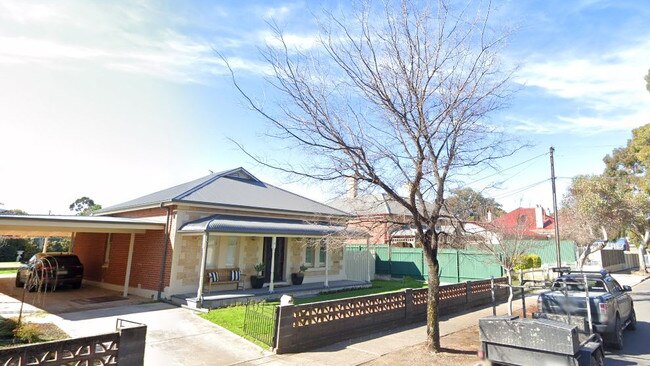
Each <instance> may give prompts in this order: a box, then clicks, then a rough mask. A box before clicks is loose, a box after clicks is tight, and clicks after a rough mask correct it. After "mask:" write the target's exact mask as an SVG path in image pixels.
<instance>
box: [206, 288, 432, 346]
mask: <svg viewBox="0 0 650 366" xmlns="http://www.w3.org/2000/svg"><path fill="white" fill-rule="evenodd" d="M423 287H426V283H425V282H422V281H416V280H413V279H408V278H407V279H405V280H403V281H380V280H376V281H372V287H370V288H364V289H358V290H345V291H339V292H332V293H325V294H320V295H317V296H313V297H306V298H295V299H294V300H295V303H296V304H309V303H313V302H319V301H326V300H338V299H346V298H350V297H356V296H364V295H376V294H381V293H387V292H395V291H400V290H403V289H406V288H423ZM278 304H279V302H278V301H269V302H267V305H268V307H269V308H273V307H275V306H276V305H278ZM269 311H271V309H269ZM245 314H246V306H244V305H237V306H230V307H227V308H221V309H214V310H210V312H208V313H206V314H202V315H201V316H202V317H203V318H205V319H207V320H209V321H211V322H213V323H215V324H218V325H220V326H222V327H224V328H226V329H228V330H230V331H231V332H233V333H235V334H237V335H240V336H242V337H244V338H246V339H248V340H249V341H252V342H253V343H255V344H257V345H259V346H261V347H263V348H268V347H269V346H268V345H266V344H264V343H262V342H260V341H258V340H257V339H254V338H253V337H250V336H248V335H247V334H245V333H244V316H245Z"/></svg>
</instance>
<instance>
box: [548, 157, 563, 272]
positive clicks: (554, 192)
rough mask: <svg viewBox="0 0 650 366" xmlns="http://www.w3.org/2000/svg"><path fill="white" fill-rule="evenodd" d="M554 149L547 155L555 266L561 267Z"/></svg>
mask: <svg viewBox="0 0 650 366" xmlns="http://www.w3.org/2000/svg"><path fill="white" fill-rule="evenodd" d="M554 151H555V148H554V147H553V146H551V148H550V149H549V154H550V156H551V187H552V189H553V221H554V222H555V250H556V251H557V266H558V267H562V257H561V256H560V222H559V220H558V219H557V192H556V191H555V162H554V161H553V152H554Z"/></svg>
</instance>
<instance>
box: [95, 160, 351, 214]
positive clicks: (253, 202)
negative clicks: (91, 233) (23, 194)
mask: <svg viewBox="0 0 650 366" xmlns="http://www.w3.org/2000/svg"><path fill="white" fill-rule="evenodd" d="M162 203H185V204H201V205H214V206H226V207H232V208H247V209H260V210H273V211H283V212H295V213H305V214H316V215H326V216H330V215H334V216H347V213H345V212H343V211H340V210H337V209H335V208H333V207H330V206H327V205H325V204H322V203H319V202H316V201H314V200H311V199H308V198H305V197H302V196H300V195H297V194H294V193H291V192H288V191H285V190H283V189H281V188H278V187H275V186H272V185H270V184H267V183H264V182H262V181H260V180H259V179H257V178H255V176H253V175H252V174H250V173H249V172H248V171H246V170H245V169H244V168H236V169H231V170H226V171H223V172H218V173H213V174H210V175H208V176H205V177H202V178H199V179H196V180H193V181H190V182H187V183H183V184H179V185H177V186H174V187H171V188H167V189H163V190H162V191H158V192H154V193H151V194H148V195H146V196H142V197H139V198H136V199H133V200H130V201H127V202H124V203H120V204H117V205H114V206H110V207H106V208H104V209H102V210H99V211H97V214H100V215H106V214H109V213H116V212H123V211H132V210H135V209H139V208H145V207H151V206H154V205H160V204H162Z"/></svg>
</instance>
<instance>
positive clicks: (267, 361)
mask: <svg viewBox="0 0 650 366" xmlns="http://www.w3.org/2000/svg"><path fill="white" fill-rule="evenodd" d="M613 276H614V278H616V280H617V281H618V282H619V283H620V284H621V285H629V286H635V285H637V284H639V283H641V282H642V281H644V280H646V279H647V278H648V276H639V275H632V274H613ZM536 301H537V295H535V294H533V295H528V296H526V305H527V306H528V305H530V304H535V303H536ZM521 307H522V306H521V300H520V297H517V296H515V300H514V301H513V310H515V311H516V310H520V309H521ZM497 314H498V315H505V314H507V306H506V304H501V305H499V306H497ZM490 315H492V307H490V306H488V307H484V308H477V309H471V310H469V311H467V312H464V313H456V314H451V315H448V316H444V317H441V320H440V333H441V337H444V336H446V335H449V334H452V333H456V332H458V331H461V330H463V329H466V328H469V327H472V326H474V325H476V324H478V319H480V318H482V317H486V316H490ZM426 334H427V330H426V325H425V324H423V323H416V324H413V325H411V326H406V327H402V328H397V329H393V330H390V331H386V332H381V333H373V334H370V335H368V336H365V337H360V338H355V339H352V340H349V341H345V342H340V343H336V344H333V345H330V346H326V347H322V348H318V349H315V350H312V351H308V352H302V353H295V354H283V355H276V354H272V355H268V356H265V357H261V358H258V359H255V360H249V361H246V362H242V363H238V364H237V365H242V366H244V365H245V366H249V365H250V366H252V365H264V366H276V365H311V366H320V365H359V364H363V363H365V362H369V361H372V360H375V359H378V358H380V357H381V356H383V355H386V354H389V353H392V352H397V351H399V350H401V349H404V348H406V347H411V346H415V345H418V344H420V343H422V342H425V341H426ZM477 362H478V360H477Z"/></svg>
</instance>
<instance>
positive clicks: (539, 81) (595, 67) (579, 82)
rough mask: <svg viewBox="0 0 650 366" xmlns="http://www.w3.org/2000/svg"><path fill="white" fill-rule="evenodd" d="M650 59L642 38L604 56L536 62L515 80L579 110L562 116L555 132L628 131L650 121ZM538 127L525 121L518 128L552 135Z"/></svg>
mask: <svg viewBox="0 0 650 366" xmlns="http://www.w3.org/2000/svg"><path fill="white" fill-rule="evenodd" d="M547 57H548V56H547ZM648 60H650V41H648V40H643V41H641V42H635V43H633V45H631V46H627V47H622V48H620V49H618V50H612V51H609V52H605V53H603V54H601V55H600V56H594V55H589V56H588V58H587V57H570V56H569V57H559V58H557V59H553V60H549V61H542V62H531V63H529V64H527V65H525V66H524V67H523V68H522V70H521V73H520V75H519V77H518V79H517V80H516V81H517V82H519V83H521V84H524V85H526V86H529V87H537V88H541V89H542V90H543V91H544V92H546V93H548V94H550V95H553V96H557V97H560V98H563V99H566V100H569V101H571V102H572V103H573V104H574V105H575V106H576V111H575V113H574V114H571V115H560V116H558V117H557V121H558V122H561V123H557V126H553V127H552V128H551V129H552V130H554V131H559V132H562V131H588V132H597V131H604V130H629V129H630V128H634V127H637V126H639V125H641V124H644V123H648V121H650V103H649V102H650V100H649V99H648V98H649V95H648V92H647V91H646V89H645V85H644V80H643V76H644V75H645V73H647V70H648V63H647V62H648ZM535 125H536V123H534V122H531V121H529V122H522V123H521V125H520V126H518V127H517V128H519V129H520V130H528V131H531V132H532V131H535V130H536V131H537V132H540V133H545V132H547V129H546V128H545V127H544V126H542V127H541V128H540V127H537V126H535ZM585 129H592V130H585Z"/></svg>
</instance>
